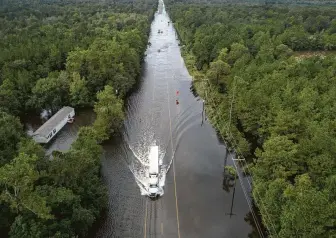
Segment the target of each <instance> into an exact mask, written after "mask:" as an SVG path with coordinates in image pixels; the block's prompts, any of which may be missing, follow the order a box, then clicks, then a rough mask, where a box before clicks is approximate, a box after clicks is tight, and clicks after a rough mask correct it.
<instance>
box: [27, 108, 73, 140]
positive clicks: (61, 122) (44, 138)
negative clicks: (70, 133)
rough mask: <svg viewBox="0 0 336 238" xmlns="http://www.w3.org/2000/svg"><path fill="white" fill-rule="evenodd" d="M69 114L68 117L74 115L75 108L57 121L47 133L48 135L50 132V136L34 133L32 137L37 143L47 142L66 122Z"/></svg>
mask: <svg viewBox="0 0 336 238" xmlns="http://www.w3.org/2000/svg"><path fill="white" fill-rule="evenodd" d="M69 115H70V118H72V117H74V116H75V110H73V111H72V112H70V113H69V114H68V115H67V116H66V117H65V118H64V119H63V120H62V121H60V122H59V123H58V125H57V126H56V127H54V128H53V129H52V130H51V131H50V132H49V133H48V135H50V133H51V136H50V137H49V138H46V137H43V136H40V135H35V136H34V137H33V139H34V140H35V141H36V142H37V143H48V142H49V141H50V140H51V139H52V138H54V137H55V136H56V134H57V133H58V132H59V131H60V130H61V129H62V128H63V127H64V126H65V125H66V124H67V122H68V119H69ZM48 135H47V137H48Z"/></svg>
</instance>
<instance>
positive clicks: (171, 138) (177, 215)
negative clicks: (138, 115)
mask: <svg viewBox="0 0 336 238" xmlns="http://www.w3.org/2000/svg"><path fill="white" fill-rule="evenodd" d="M167 94H168V114H169V129H170V141H171V148H172V156H173V176H174V189H175V205H176V220H177V235H178V238H180V237H181V236H180V220H179V212H178V204H177V191H176V176H175V159H174V157H175V156H174V144H173V135H172V129H171V116H170V104H169V101H170V98H169V82H168V80H167Z"/></svg>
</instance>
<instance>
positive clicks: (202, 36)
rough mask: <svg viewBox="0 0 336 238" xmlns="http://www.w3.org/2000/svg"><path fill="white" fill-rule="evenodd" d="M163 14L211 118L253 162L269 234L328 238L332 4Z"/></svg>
mask: <svg viewBox="0 0 336 238" xmlns="http://www.w3.org/2000/svg"><path fill="white" fill-rule="evenodd" d="M170 13H171V16H172V18H173V20H174V22H175V26H176V28H177V30H178V32H179V36H180V37H181V41H182V42H183V43H184V44H185V45H186V46H187V47H185V48H184V52H183V53H184V55H185V57H186V63H187V65H188V68H189V71H190V72H191V73H192V74H193V75H194V78H195V80H194V84H195V87H196V90H197V91H198V93H199V94H200V95H201V96H202V97H204V98H205V100H206V102H207V113H208V116H209V117H210V119H211V121H212V122H213V124H214V126H215V127H216V128H217V129H218V130H219V132H220V134H221V135H222V136H223V138H225V139H226V140H227V141H228V146H230V147H234V148H235V149H236V150H237V152H238V153H239V154H241V155H245V156H249V157H250V158H251V157H252V158H251V160H253V163H251V164H250V166H251V167H252V169H251V171H250V172H251V174H252V177H253V185H254V186H253V197H254V200H255V202H256V204H257V206H258V208H259V210H260V212H261V215H262V221H263V223H264V225H265V227H266V228H267V230H268V232H269V233H270V234H271V235H272V236H274V237H335V236H336V233H335V217H334V214H335V213H336V206H335V196H334V195H333V194H335V181H336V180H335V176H334V175H335V173H336V162H335V161H336V160H335V159H334V157H335V154H336V142H335V137H336V130H335V125H336V124H335V113H336V111H335V100H336V98H335V96H336V83H335V82H336V81H335V80H336V73H335V68H336V63H335V62H336V60H335V59H336V58H335V52H334V50H335V49H336V48H335V47H336V45H335V43H336V41H335V40H334V39H335V37H336V34H335V31H334V26H335V24H334V23H335V22H334V16H335V14H336V11H335V8H327V7H294V6H291V7H286V6H280V7H271V6H268V7H265V6H244V5H241V6H237V5H236V6H233V5H230V6H229V5H212V4H208V5H206V6H205V5H202V7H201V5H192V4H189V5H188V4H184V5H182V4H179V3H175V4H173V5H172V6H171V7H170ZM231 102H232V111H230V109H231ZM230 114H231V121H229V118H230Z"/></svg>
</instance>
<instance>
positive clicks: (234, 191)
mask: <svg viewBox="0 0 336 238" xmlns="http://www.w3.org/2000/svg"><path fill="white" fill-rule="evenodd" d="M234 176H235V180H234V187H233V193H232V200H231V209H230V213H226V215H230V218H231V217H232V216H233V215H236V214H234V213H232V210H233V201H234V197H235V193H236V182H237V179H236V174H235V175H234Z"/></svg>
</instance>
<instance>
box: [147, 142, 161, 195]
mask: <svg viewBox="0 0 336 238" xmlns="http://www.w3.org/2000/svg"><path fill="white" fill-rule="evenodd" d="M148 177H149V189H148V192H149V194H148V196H149V197H150V198H156V197H157V196H158V195H159V147H158V146H157V145H155V146H151V148H150V152H149V172H148Z"/></svg>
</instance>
